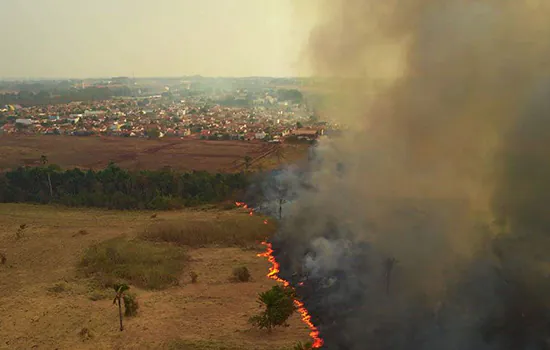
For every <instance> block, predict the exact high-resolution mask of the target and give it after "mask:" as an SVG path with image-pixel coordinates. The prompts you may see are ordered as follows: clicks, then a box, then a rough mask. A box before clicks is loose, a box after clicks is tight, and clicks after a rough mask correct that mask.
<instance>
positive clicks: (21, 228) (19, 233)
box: [15, 224, 27, 239]
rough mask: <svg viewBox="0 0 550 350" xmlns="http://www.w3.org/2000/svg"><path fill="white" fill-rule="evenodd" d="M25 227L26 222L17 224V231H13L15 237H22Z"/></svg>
mask: <svg viewBox="0 0 550 350" xmlns="http://www.w3.org/2000/svg"><path fill="white" fill-rule="evenodd" d="M26 228H27V224H21V225H19V227H18V228H17V231H15V237H16V238H17V239H19V238H22V237H23V233H24V232H25V229H26Z"/></svg>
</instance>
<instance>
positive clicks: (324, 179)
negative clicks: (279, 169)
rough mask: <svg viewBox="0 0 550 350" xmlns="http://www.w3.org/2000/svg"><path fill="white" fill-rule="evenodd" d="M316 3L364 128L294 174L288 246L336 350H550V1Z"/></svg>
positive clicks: (344, 103)
mask: <svg viewBox="0 0 550 350" xmlns="http://www.w3.org/2000/svg"><path fill="white" fill-rule="evenodd" d="M301 5H304V3H303V2H302V3H301ZM311 5H312V6H316V7H318V12H319V19H318V22H319V25H318V26H317V27H316V28H315V29H314V31H313V32H312V33H311V37H310V41H309V44H308V47H307V50H306V53H307V58H308V62H309V64H310V66H311V69H312V70H313V71H314V72H315V73H316V75H318V76H320V77H323V78H324V80H323V81H324V82H325V85H324V86H323V89H324V91H325V92H326V91H328V92H329V93H330V100H329V102H328V103H327V104H326V106H327V108H326V109H325V110H323V111H322V113H323V115H324V116H325V117H326V118H330V119H333V120H335V121H337V122H339V123H343V124H345V125H347V126H348V127H349V128H348V129H347V130H346V132H345V133H344V134H343V136H342V137H340V138H338V139H335V140H331V141H330V142H329V141H327V140H322V141H321V142H320V145H319V147H318V149H317V150H316V151H317V153H318V157H317V158H316V159H315V160H314V161H312V162H311V163H310V164H309V165H308V169H307V170H304V171H302V172H299V174H300V175H299V179H297V177H296V176H297V175H296V174H297V173H298V172H296V171H289V172H287V173H282V174H278V175H277V176H278V177H277V178H278V179H281V178H284V177H285V176H287V177H288V179H287V180H285V181H284V183H285V184H286V185H285V186H286V187H287V189H286V191H288V193H292V194H293V198H292V201H288V203H286V205H285V207H284V215H283V218H282V220H281V225H280V226H281V228H280V231H279V232H278V234H277V236H276V237H275V238H274V241H273V246H274V249H275V254H276V257H277V260H278V261H279V262H280V263H281V274H282V276H283V277H284V278H285V279H287V280H290V281H292V283H294V284H295V285H296V286H297V291H298V293H299V295H301V296H302V298H303V301H304V302H305V304H306V306H307V308H308V309H309V311H310V313H311V314H312V316H313V321H314V323H316V324H317V325H318V327H319V329H320V332H321V336H322V337H323V338H324V339H325V348H327V349H352V350H356V349H357V350H363V349H371V350H379V349H380V350H382V349H384V350H386V349H387V350H394V349H395V350H402V349H403V350H404V349H407V350H410V349H426V350H441V349H446V350H454V349H456V350H486V349H487V350H489V349H504V350H508V349H509V350H523V349H525V350H527V349H529V350H531V349H533V350H534V349H550V341H549V339H550V279H549V278H548V273H549V272H550V258H549V254H548V251H549V249H550V237H549V233H550V215H549V214H550V211H549V209H548V208H549V207H550V206H549V205H548V203H549V201H548V200H547V199H550V154H548V150H550V80H549V77H550V75H549V73H550V41H549V40H548V38H550V21H548V18H550V2H548V1H536V0H521V1H520V0H513V1H512V0H483V1H482V0H469V1H464V0H407V1H397V0H384V1H380V0H326V1H314V2H313V3H312V4H311ZM304 9H307V6H302V10H304ZM277 193H279V194H280V193H283V192H281V190H280V189H278V190H277ZM271 199H273V198H272V197H271ZM298 281H303V282H304V283H303V286H302V287H300V286H298V284H297V282H298Z"/></svg>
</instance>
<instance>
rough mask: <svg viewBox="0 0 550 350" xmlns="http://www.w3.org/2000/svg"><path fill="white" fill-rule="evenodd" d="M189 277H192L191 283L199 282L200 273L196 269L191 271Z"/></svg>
mask: <svg viewBox="0 0 550 350" xmlns="http://www.w3.org/2000/svg"><path fill="white" fill-rule="evenodd" d="M189 277H191V283H197V278H199V275H198V274H197V273H196V272H195V271H191V272H189Z"/></svg>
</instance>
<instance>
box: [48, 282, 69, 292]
mask: <svg viewBox="0 0 550 350" xmlns="http://www.w3.org/2000/svg"><path fill="white" fill-rule="evenodd" d="M68 290H69V288H68V286H67V285H66V284H65V283H63V282H61V283H56V284H54V285H53V286H51V287H49V288H48V292H50V293H55V294H59V293H63V292H66V291H68Z"/></svg>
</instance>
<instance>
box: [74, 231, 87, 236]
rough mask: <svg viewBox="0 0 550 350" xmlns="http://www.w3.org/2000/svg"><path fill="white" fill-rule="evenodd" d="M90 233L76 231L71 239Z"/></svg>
mask: <svg viewBox="0 0 550 350" xmlns="http://www.w3.org/2000/svg"><path fill="white" fill-rule="evenodd" d="M89 234H90V232H88V231H86V230H78V232H77V233H75V234H74V235H73V237H76V236H86V235H89Z"/></svg>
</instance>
